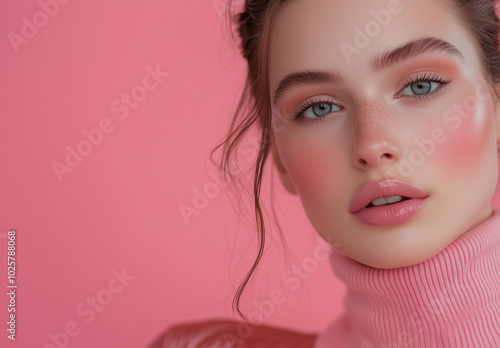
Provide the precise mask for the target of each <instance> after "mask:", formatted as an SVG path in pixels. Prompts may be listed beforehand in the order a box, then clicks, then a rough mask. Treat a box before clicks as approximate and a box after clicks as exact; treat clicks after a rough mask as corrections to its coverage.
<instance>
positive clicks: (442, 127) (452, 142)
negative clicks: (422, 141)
mask: <svg viewBox="0 0 500 348" xmlns="http://www.w3.org/2000/svg"><path fill="white" fill-rule="evenodd" d="M492 120H493V110H492V108H491V107H490V104H489V103H485V102H484V101H478V100H477V99H475V98H472V97H467V98H465V99H464V100H463V102H462V103H460V104H455V105H454V106H453V107H452V108H450V109H449V110H448V111H446V112H445V113H444V114H443V116H442V117H441V119H440V120H439V122H437V123H436V124H435V125H433V129H430V130H428V131H427V134H430V135H431V137H430V139H428V140H431V142H432V145H433V146H435V153H436V155H435V156H432V159H433V160H434V163H437V164H440V165H441V166H446V167H449V168H450V170H452V171H455V170H457V171H461V172H462V173H464V172H467V171H470V170H471V169H473V168H474V167H475V166H476V167H477V165H478V164H480V163H481V162H482V161H483V158H484V156H485V155H487V154H489V149H488V147H489V146H492V142H491V141H492V140H491V136H492V134H493V133H492V127H493V122H492ZM427 137H429V135H427ZM431 142H428V145H429V147H428V149H430V148H431ZM422 150H423V149H422Z"/></svg>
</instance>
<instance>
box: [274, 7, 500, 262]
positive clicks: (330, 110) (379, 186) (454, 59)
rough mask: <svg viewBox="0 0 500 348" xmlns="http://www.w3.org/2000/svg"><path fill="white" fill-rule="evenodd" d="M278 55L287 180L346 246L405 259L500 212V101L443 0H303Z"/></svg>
mask: <svg viewBox="0 0 500 348" xmlns="http://www.w3.org/2000/svg"><path fill="white" fill-rule="evenodd" d="M270 54H271V65H270V87H271V102H272V103H273V140H272V150H273V155H274V157H275V161H276V163H277V166H278V168H279V170H280V176H281V179H282V181H283V183H284V185H285V187H286V188H287V189H288V190H289V191H290V192H292V193H297V194H298V195H299V197H300V199H301V201H302V204H303V206H304V209H305V211H306V214H307V215H308V217H309V220H310V221H311V223H312V225H313V226H314V228H315V229H316V230H317V231H318V232H319V234H320V235H321V236H322V237H323V238H324V239H325V240H327V241H328V242H329V243H330V244H331V245H333V246H334V247H335V248H336V249H337V250H338V251H339V252H340V253H342V254H344V255H346V256H348V257H350V258H352V259H354V260H356V261H359V262H361V263H363V264H365V265H368V266H372V267H377V268H394V267H404V266H408V265H412V264H416V263H419V262H423V261H425V260H427V259H429V258H431V257H432V256H434V255H435V254H437V253H438V252H440V251H441V250H443V249H444V248H445V247H446V246H447V245H449V244H450V243H451V242H452V241H453V240H454V239H456V238H457V237H459V236H460V235H462V234H463V233H465V232H467V231H468V230H470V229H471V228H473V227H475V226H477V225H478V224H480V223H481V222H483V221H484V220H486V219H488V218H489V217H490V216H491V215H492V209H491V198H492V195H493V193H494V190H495V187H496V183H497V176H498V169H497V168H498V162H497V161H498V157H497V142H498V141H499V134H500V131H499V130H500V127H499V124H500V122H498V121H497V119H499V118H500V117H499V116H498V115H497V114H498V113H499V112H498V111H495V110H500V106H498V105H497V106H496V109H495V105H496V104H498V102H497V101H496V99H495V98H493V96H492V94H491V92H490V89H489V87H488V85H487V83H486V82H485V80H484V78H483V74H482V70H481V61H480V55H479V51H478V50H477V49H476V47H475V46H474V38H473V37H472V36H471V34H469V33H468V32H467V31H466V30H465V28H464V27H462V25H461V24H459V23H458V22H457V21H456V19H455V18H454V17H453V16H452V14H451V13H449V11H448V9H447V8H445V7H444V6H443V5H442V3H441V2H440V1H437V0H419V1H411V0H401V1H399V0H371V1H364V2H363V6H360V5H359V2H358V1H335V0H295V1H292V2H291V3H290V4H288V5H286V6H284V7H282V8H281V10H280V13H279V15H278V16H277V17H276V19H275V21H274V29H273V32H272V36H271V52H270ZM304 72H307V73H306V74H299V75H294V74H297V73H304ZM294 76H295V78H294ZM385 179H393V180H392V181H391V180H389V181H385V182H381V183H379V182H380V181H382V180H385ZM395 180H399V181H398V182H401V181H402V182H406V183H408V184H410V185H411V186H414V187H416V188H417V190H416V191H415V190H413V191H408V190H405V188H404V186H403V185H397V184H396V181H395ZM367 183H371V184H372V187H371V190H369V189H367V190H363V189H362V187H363V186H364V185H365V184H367ZM361 191H364V192H361ZM384 196H385V197H389V196H396V197H392V198H391V200H389V201H385V203H389V204H386V205H381V206H378V204H383V203H384V201H383V200H377V201H376V202H373V203H372V204H369V202H370V200H371V199H376V198H381V197H384ZM397 196H401V199H402V201H401V202H399V203H394V202H395V201H397V200H399V199H400V198H399V197H397ZM358 198H359V199H360V201H358V202H357V203H356V202H355V201H356V200H357V199H358ZM407 198H411V199H407ZM373 204H375V205H376V206H374V205H373ZM367 205H368V206H369V207H367ZM360 207H361V208H360Z"/></svg>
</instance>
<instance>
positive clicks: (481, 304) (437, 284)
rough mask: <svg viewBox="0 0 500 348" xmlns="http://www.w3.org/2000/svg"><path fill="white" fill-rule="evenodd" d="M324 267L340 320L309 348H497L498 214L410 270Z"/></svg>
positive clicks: (343, 260)
mask: <svg viewBox="0 0 500 348" xmlns="http://www.w3.org/2000/svg"><path fill="white" fill-rule="evenodd" d="M331 262H332V266H333V271H334V273H335V274H336V275H337V277H338V278H339V279H340V280H342V281H343V282H344V283H345V284H346V286H347V295H346V297H345V299H344V305H345V309H346V313H345V314H344V315H343V316H342V317H341V318H340V319H339V320H336V321H335V322H334V323H333V324H331V325H330V326H329V327H328V328H327V329H326V330H325V331H324V332H323V333H322V334H320V335H319V336H318V337H317V339H316V341H315V343H314V348H331V347H341V348H396V347H397V348H400V347H415V348H417V347H418V348H440V347H447V348H450V347H453V348H459V347H464V348H465V347H467V348H472V347H473V348H476V347H477V348H499V347H500V210H494V211H493V216H492V217H490V218H489V219H488V220H486V221H484V222H483V223H481V224H480V225H478V226H476V227H475V228H474V229H472V230H470V231H469V232H467V233H465V234H463V235H462V236H460V237H459V238H457V239H456V240H454V241H453V242H452V243H451V244H450V245H448V246H447V247H446V248H445V249H444V250H442V251H441V252H440V253H439V254H437V255H435V256H434V257H432V258H431V259H429V260H427V261H425V262H422V263H419V264H417V265H412V266H408V267H402V268H394V269H377V268H372V267H368V266H365V265H363V264H361V263H359V262H356V261H354V260H352V259H350V258H347V257H345V256H343V255H341V254H340V253H338V252H335V251H334V252H333V253H332V254H331Z"/></svg>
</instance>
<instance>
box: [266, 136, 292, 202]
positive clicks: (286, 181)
mask: <svg viewBox="0 0 500 348" xmlns="http://www.w3.org/2000/svg"><path fill="white" fill-rule="evenodd" d="M270 146H271V152H272V154H273V160H274V163H275V164H276V168H277V169H278V173H279V175H280V180H281V183H282V184H283V186H284V187H285V189H286V190H287V191H288V192H289V193H291V194H293V195H296V194H297V189H296V188H295V185H294V184H293V182H292V179H291V178H290V175H288V172H287V171H286V169H285V167H284V166H283V163H281V158H280V155H279V153H278V149H277V148H276V143H275V141H274V136H273V134H271V144H270Z"/></svg>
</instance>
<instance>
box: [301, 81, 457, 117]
mask: <svg viewBox="0 0 500 348" xmlns="http://www.w3.org/2000/svg"><path fill="white" fill-rule="evenodd" d="M451 81H452V79H445V78H442V77H440V76H438V75H432V76H428V75H427V73H425V74H424V75H423V76H422V75H420V76H415V77H410V78H408V79H406V80H405V81H404V83H403V86H404V87H403V88H402V89H401V91H400V92H399V93H401V92H403V91H404V90H405V89H406V88H407V87H408V86H410V85H412V84H414V83H416V82H437V83H439V84H440V86H439V87H437V88H436V90H434V91H432V92H430V93H427V94H422V95H416V96H407V95H405V96H402V97H401V98H405V99H412V100H417V101H424V100H428V99H429V98H433V97H435V96H436V95H437V94H439V93H441V92H443V91H444V90H445V89H446V86H447V85H448V84H449V83H450V82H451ZM318 104H334V105H336V106H338V107H339V108H340V110H342V107H341V106H339V105H337V104H335V101H333V100H331V99H328V98H320V99H310V100H306V101H305V102H303V103H301V104H299V105H298V106H297V109H296V110H295V113H294V114H293V117H292V119H293V121H295V122H297V123H311V122H320V121H325V120H326V119H327V118H328V115H331V114H332V113H333V112H331V113H330V114H327V115H326V116H322V117H318V118H315V119H308V118H305V117H302V114H303V113H304V112H305V111H306V110H307V109H309V108H310V107H311V106H315V105H318ZM340 110H339V111H340Z"/></svg>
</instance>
